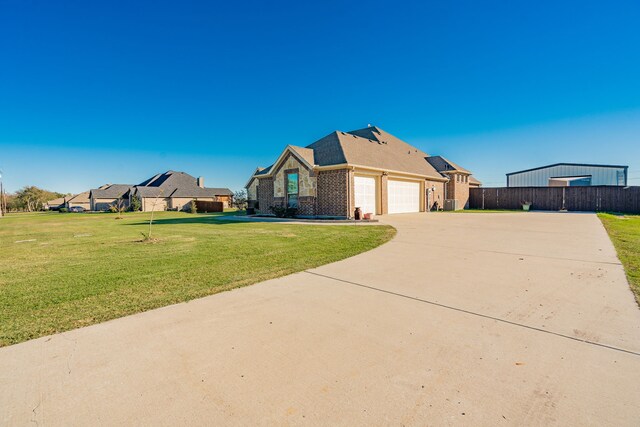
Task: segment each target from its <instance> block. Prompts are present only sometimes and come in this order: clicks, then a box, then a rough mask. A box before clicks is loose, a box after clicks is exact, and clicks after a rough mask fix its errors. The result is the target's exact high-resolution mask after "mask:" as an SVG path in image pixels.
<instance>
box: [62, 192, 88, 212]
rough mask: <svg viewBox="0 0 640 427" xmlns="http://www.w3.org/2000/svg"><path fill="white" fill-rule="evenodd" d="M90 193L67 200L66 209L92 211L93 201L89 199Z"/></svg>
mask: <svg viewBox="0 0 640 427" xmlns="http://www.w3.org/2000/svg"><path fill="white" fill-rule="evenodd" d="M89 193H90V191H85V192H84V193H80V194H76V195H75V196H72V197H69V198H67V201H66V203H65V207H66V208H67V209H71V208H74V207H80V208H82V209H84V210H86V211H88V210H91V199H90V198H89Z"/></svg>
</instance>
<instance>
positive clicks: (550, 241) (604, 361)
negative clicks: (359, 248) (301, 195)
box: [0, 212, 640, 426]
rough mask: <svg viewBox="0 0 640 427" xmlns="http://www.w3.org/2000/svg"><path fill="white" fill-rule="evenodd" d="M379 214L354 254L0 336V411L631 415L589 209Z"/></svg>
mask: <svg viewBox="0 0 640 427" xmlns="http://www.w3.org/2000/svg"><path fill="white" fill-rule="evenodd" d="M383 221H384V222H386V223H389V224H391V225H393V226H395V227H396V228H397V229H398V234H397V236H396V238H395V239H393V240H392V241H391V242H389V243H387V244H385V245H383V246H381V247H379V248H377V249H374V250H372V251H370V252H367V253H364V254H361V255H358V256H356V257H353V258H350V259H347V260H344V261H340V262H338V263H334V264H330V265H326V266H323V267H320V268H317V269H313V270H309V271H305V272H301V273H297V274H294V275H291V276H287V277H282V278H279V279H275V280H270V281H267V282H263V283H260V284H256V285H253V286H250V287H246V288H242V289H237V290H233V291H230V292H225V293H222V294H217V295H213V296H210V297H206V298H202V299H199V300H195V301H191V302H188V303H184V304H178V305H174V306H169V307H165V308H161V309H157V310H153V311H149V312H146V313H141V314H137V315H133V316H129V317H126V318H121V319H117V320H113V321H110V322H106V323H102V324H98V325H94V326H90V327H87V328H82V329H78V330H74V331H70V332H66V333H63V334H58V335H53V336H50V337H43V338H40V339H36V340H33V341H29V342H25V343H22V344H18V345H14V346H11V347H6V348H3V349H0V424H2V425H24V424H27V423H29V422H34V423H37V424H38V425H65V426H68V425H87V424H101V425H122V424H140V425H147V424H149V425H150V424H153V425H175V424H213V425H247V424H251V425H349V426H353V425H460V424H467V425H491V426H494V425H550V424H552V425H553V424H556V425H568V424H571V425H598V426H602V425H612V426H613V425H615V426H622V425H638V423H639V422H640V406H638V405H637V402H639V401H640V387H638V384H640V310H638V307H637V306H636V304H635V301H634V298H633V295H632V294H631V291H630V290H629V287H628V284H627V282H626V279H625V275H624V271H623V268H622V266H621V265H620V263H619V261H618V259H617V258H616V255H615V251H614V249H613V246H612V244H611V242H610V241H609V239H608V237H607V235H606V232H605V230H604V229H603V227H602V225H601V224H600V221H599V220H598V218H597V217H596V216H595V215H593V214H566V213H565V214H561V213H534V212H531V213H527V214H518V213H514V214H508V213H501V214H407V215H396V216H388V217H385V218H383ZM301 226H303V225H301Z"/></svg>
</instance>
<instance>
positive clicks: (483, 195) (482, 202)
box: [482, 188, 484, 210]
mask: <svg viewBox="0 0 640 427" xmlns="http://www.w3.org/2000/svg"><path fill="white" fill-rule="evenodd" d="M482 210H484V188H483V189H482Z"/></svg>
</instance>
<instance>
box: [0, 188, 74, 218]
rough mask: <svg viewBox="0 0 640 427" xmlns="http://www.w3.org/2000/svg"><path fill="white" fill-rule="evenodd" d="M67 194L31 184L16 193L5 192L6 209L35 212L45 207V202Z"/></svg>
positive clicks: (9, 210)
mask: <svg viewBox="0 0 640 427" xmlns="http://www.w3.org/2000/svg"><path fill="white" fill-rule="evenodd" d="M65 196H67V194H62V193H57V192H55V191H48V190H43V189H42V188H38V187H36V186H34V185H29V186H26V187H23V188H21V189H20V190H18V191H16V192H15V193H14V194H5V195H4V197H5V204H6V210H7V211H8V212H16V211H25V212H35V211H41V210H43V209H44V205H45V203H47V202H48V201H50V200H53V199H57V198H59V197H65Z"/></svg>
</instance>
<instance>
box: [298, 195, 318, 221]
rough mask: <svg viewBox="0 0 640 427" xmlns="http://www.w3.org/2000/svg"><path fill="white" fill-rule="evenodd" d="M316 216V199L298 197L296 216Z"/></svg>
mask: <svg viewBox="0 0 640 427" xmlns="http://www.w3.org/2000/svg"><path fill="white" fill-rule="evenodd" d="M315 214H316V198H315V197H313V196H298V215H309V216H314V215H315Z"/></svg>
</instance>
